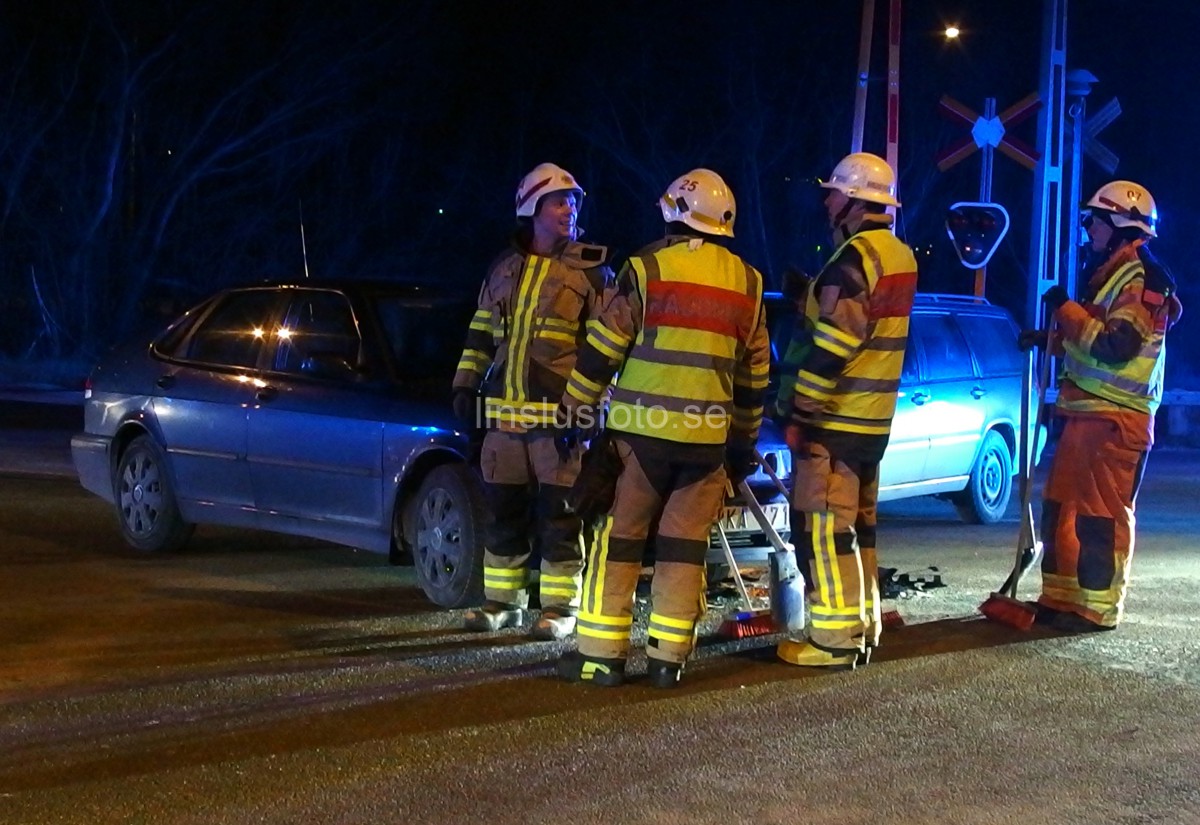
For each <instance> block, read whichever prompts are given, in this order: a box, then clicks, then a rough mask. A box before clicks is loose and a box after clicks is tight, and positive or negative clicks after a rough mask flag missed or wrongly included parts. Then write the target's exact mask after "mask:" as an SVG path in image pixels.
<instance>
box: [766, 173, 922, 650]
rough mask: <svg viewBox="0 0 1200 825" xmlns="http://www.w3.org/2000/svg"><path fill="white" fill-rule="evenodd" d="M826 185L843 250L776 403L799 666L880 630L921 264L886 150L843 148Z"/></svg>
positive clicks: (786, 646)
mask: <svg viewBox="0 0 1200 825" xmlns="http://www.w3.org/2000/svg"><path fill="white" fill-rule="evenodd" d="M821 185H822V186H823V187H824V188H825V189H827V190H828V191H827V193H826V195H825V209H826V212H827V213H828V215H829V223H830V227H831V228H832V230H833V235H834V240H835V242H836V243H837V244H838V247H837V249H836V251H835V252H834V253H833V256H832V257H831V258H830V259H829V262H828V263H826V265H825V267H824V268H823V269H822V270H821V272H820V274H818V275H817V277H816V278H815V279H814V281H813V283H812V285H811V286H810V288H809V293H808V297H807V299H806V302H805V306H804V316H805V320H806V322H807V323H797V324H796V326H795V328H796V330H798V331H799V333H800V334H801V335H806V336H811V339H812V340H811V345H808V344H807V342H798V343H799V344H801V345H800V346H796V347H791V348H789V349H790V350H792V351H796V352H799V353H802V357H801V360H800V364H799V368H798V371H797V373H796V374H795V376H794V377H795V382H794V385H792V383H791V381H790V380H786V381H783V382H781V387H782V388H783V391H784V392H787V390H788V388H789V387H791V388H792V389H791V397H790V398H783V399H780V402H781V403H780V404H779V405H778V407H782V408H783V409H785V410H788V411H790V421H789V422H788V424H787V426H786V429H785V435H786V438H787V442H788V446H789V447H791V449H792V459H793V461H792V467H793V478H794V481H795V486H794V489H793V493H792V496H793V497H792V537H793V542H794V543H795V545H796V552H797V555H798V556H799V557H800V558H801V559H806V560H807V562H808V576H809V579H808V586H809V588H810V589H809V593H808V604H809V610H808V620H809V627H808V628H807V632H806V634H805V638H789V639H786V640H784V641H782V642H780V644H779V646H778V647H777V648H776V654H777V655H778V657H779V658H780V659H782V660H783V661H785V662H788V663H790V664H794V665H801V666H805V667H824V668H830V669H851V668H853V667H855V666H856V665H857V664H860V663H863V662H865V661H866V660H867V658H868V657H869V655H870V650H871V648H873V647H874V646H876V645H877V644H878V643H879V636H880V632H881V630H882V627H881V620H880V612H881V611H880V604H879V583H878V573H877V571H878V562H877V561H876V554H875V505H876V501H877V499H878V493H879V461H880V459H881V458H882V457H883V451H884V448H885V447H886V446H887V441H888V435H889V434H890V432H891V426H892V416H893V414H894V413H895V410H896V395H897V392H898V390H899V386H900V371H901V367H902V366H903V362H904V350H905V347H906V345H907V342H908V323H909V315H910V314H911V312H912V303H913V296H914V294H915V292H916V288H917V264H916V260H915V259H914V258H913V254H912V251H911V250H910V249H909V247H908V246H907V245H906V244H905V243H904V242H903V241H901V240H899V239H898V238H896V236H895V235H894V234H892V230H891V225H892V218H891V216H890V215H888V214H887V213H886V207H887V206H889V205H891V206H899V205H900V204H899V203H897V202H896V197H895V190H896V179H895V175H894V174H893V172H892V170H891V169H890V168H889V167H888V165H887V163H886V162H885V161H884V160H883V158H880V157H877V156H875V155H872V154H868V153H865V152H858V153H855V154H851V155H848V156H847V157H845V158H843V159H842V160H841V161H840V162H839V163H838V164H837V166H836V167H835V168H834V170H833V174H832V175H831V176H830V179H829V181H828V182H825V183H823V184H821ZM791 377H792V376H789V379H790V378H791Z"/></svg>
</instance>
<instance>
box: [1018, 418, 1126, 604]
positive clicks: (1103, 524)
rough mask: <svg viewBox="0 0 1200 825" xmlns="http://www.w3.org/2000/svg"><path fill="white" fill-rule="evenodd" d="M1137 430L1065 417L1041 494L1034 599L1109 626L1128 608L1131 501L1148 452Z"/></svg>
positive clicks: (1106, 420) (1110, 421)
mask: <svg viewBox="0 0 1200 825" xmlns="http://www.w3.org/2000/svg"><path fill="white" fill-rule="evenodd" d="M1130 415H1131V416H1136V415H1142V419H1141V420H1143V421H1144V414H1138V413H1130ZM1129 423H1130V424H1131V425H1133V424H1137V426H1136V429H1137V430H1139V431H1144V430H1145V424H1144V423H1140V424H1138V423H1137V422H1134V421H1131V422H1129ZM1134 429H1135V427H1132V426H1131V427H1129V428H1124V427H1122V424H1121V423H1120V422H1118V421H1116V420H1114V419H1111V418H1102V417H1089V416H1069V417H1067V418H1066V422H1065V425H1064V427H1063V431H1062V435H1061V436H1060V437H1059V439H1058V446H1057V448H1056V449H1055V453H1054V463H1053V464H1052V465H1051V467H1050V478H1049V479H1048V480H1047V482H1046V488H1045V492H1044V493H1043V502H1042V542H1043V549H1044V555H1043V556H1042V595H1041V598H1039V599H1038V601H1039V602H1040V603H1042V604H1044V605H1046V606H1047V607H1051V608H1054V609H1055V610H1065V611H1070V612H1073V613H1077V614H1078V615H1080V616H1082V617H1083V618H1085V619H1087V620H1089V621H1091V622H1094V623H1096V624H1099V625H1104V626H1106V627H1115V626H1116V625H1117V624H1118V623H1119V622H1120V621H1121V616H1122V614H1123V613H1124V609H1125V593H1126V591H1127V589H1128V587H1129V570H1130V565H1131V562H1132V561H1133V543H1134V527H1135V518H1134V506H1135V502H1136V499H1137V490H1138V487H1139V486H1140V485H1141V480H1142V472H1143V470H1144V469H1145V463H1146V457H1147V455H1148V454H1149V450H1148V448H1147V449H1138V448H1139V447H1141V446H1142V444H1141V443H1140V442H1141V441H1142V439H1143V438H1144V437H1140V436H1139V437H1133V438H1130V437H1129V434H1130V432H1131V431H1132V430H1134Z"/></svg>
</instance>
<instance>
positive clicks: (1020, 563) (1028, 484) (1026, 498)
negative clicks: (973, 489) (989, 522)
mask: <svg viewBox="0 0 1200 825" xmlns="http://www.w3.org/2000/svg"><path fill="white" fill-rule="evenodd" d="M1053 334H1054V320H1053V319H1051V321H1050V326H1049V328H1048V329H1047V330H1046V347H1045V349H1044V351H1043V352H1042V364H1041V368H1040V369H1039V370H1038V396H1037V412H1036V414H1035V415H1034V419H1033V434H1032V438H1033V448H1032V449H1031V450H1030V451H1029V455H1028V456H1027V457H1026V458H1025V473H1024V475H1022V476H1021V530H1020V532H1019V533H1018V534H1017V560H1016V562H1015V564H1014V565H1013V569H1012V573H1010V574H1009V576H1008V578H1007V579H1006V580H1005V582H1004V584H1003V585H1001V587H1000V593H1002V594H1003V593H1007V595H1008V596H1010V597H1012V598H1014V599H1015V598H1016V597H1017V584H1018V582H1019V581H1020V579H1021V574H1022V573H1023V572H1024V570H1022V568H1023V567H1024V566H1025V556H1026V554H1027V553H1029V552H1032V550H1033V548H1034V547H1035V546H1036V545H1037V531H1036V530H1035V529H1034V524H1033V504H1032V498H1033V465H1034V461H1035V459H1036V458H1037V445H1038V440H1039V439H1040V438H1041V435H1042V417H1043V415H1044V411H1045V407H1046V389H1047V387H1049V385H1050V358H1051V356H1050V337H1051V336H1052V335H1053ZM1029 372H1030V375H1032V374H1033V370H1032V369H1030V370H1029Z"/></svg>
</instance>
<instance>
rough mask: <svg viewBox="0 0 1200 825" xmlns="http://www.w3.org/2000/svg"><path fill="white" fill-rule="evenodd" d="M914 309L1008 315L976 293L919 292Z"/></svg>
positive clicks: (776, 296) (773, 299) (779, 298)
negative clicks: (975, 294)
mask: <svg viewBox="0 0 1200 825" xmlns="http://www.w3.org/2000/svg"><path fill="white" fill-rule="evenodd" d="M763 300H764V301H765V302H766V303H768V304H770V303H782V302H785V301H787V300H788V299H787V298H785V297H784V296H783V293H782V292H774V291H767V292H763ZM913 309H914V310H918V309H921V310H931V309H945V310H947V311H949V312H955V313H958V312H969V313H971V314H975V315H1001V316H1003V315H1007V314H1008V311H1007V310H1005V309H1004V307H1002V306H998V305H997V304H993V303H992V302H991V301H989V300H988V299H987V298H976V297H975V296H974V295H951V294H947V293H940V292H918V293H917V294H916V295H915V296H913Z"/></svg>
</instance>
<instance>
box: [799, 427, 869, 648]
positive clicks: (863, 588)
mask: <svg viewBox="0 0 1200 825" xmlns="http://www.w3.org/2000/svg"><path fill="white" fill-rule="evenodd" d="M792 467H793V475H794V477H795V479H796V481H795V487H794V489H793V493H792V506H793V514H792V518H793V521H792V524H793V525H800V524H803V525H804V530H803V532H801V533H799V534H796V533H795V532H794V533H793V537H794V538H793V541H794V543H795V545H796V552H797V553H798V554H799V556H800V557H801V558H802V559H804V560H806V561H807V562H808V575H809V588H810V589H809V591H808V604H809V628H808V632H807V636H808V639H809V641H811V642H812V643H813V644H814V645H816V646H817V647H820V648H823V649H826V650H830V651H833V652H840V651H845V650H851V649H857V650H861V649H862V648H863V647H864V646H865V645H874V644H877V643H878V642H879V635H880V632H881V630H882V623H881V621H880V604H879V579H878V562H877V560H876V551H875V518H876V501H877V499H878V497H879V464H878V462H855V463H847V462H844V461H841V460H838V459H836V458H833V457H832V456H830V454H829V451H828V450H827V449H826V448H825V446H824V445H822V444H818V443H809V444H807V445H806V446H805V447H803V448H802V450H801V451H800V452H797V453H795V454H793V461H792Z"/></svg>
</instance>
